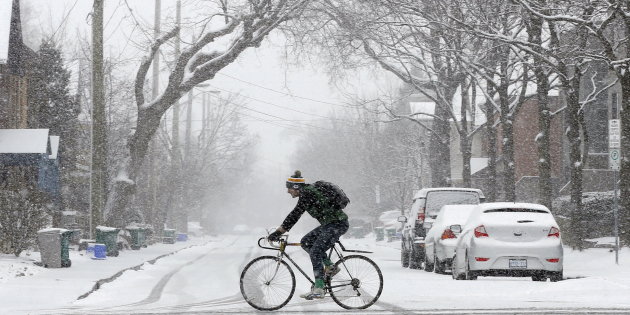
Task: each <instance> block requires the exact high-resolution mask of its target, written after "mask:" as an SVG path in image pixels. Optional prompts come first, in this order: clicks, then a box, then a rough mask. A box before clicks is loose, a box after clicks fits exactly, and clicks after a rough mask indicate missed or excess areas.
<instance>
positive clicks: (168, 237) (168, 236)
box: [162, 229, 175, 244]
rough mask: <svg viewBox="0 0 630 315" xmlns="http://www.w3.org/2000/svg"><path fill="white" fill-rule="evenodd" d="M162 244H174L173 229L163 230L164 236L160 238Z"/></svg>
mask: <svg viewBox="0 0 630 315" xmlns="http://www.w3.org/2000/svg"><path fill="white" fill-rule="evenodd" d="M162 243H164V244H175V229H164V236H163V237H162Z"/></svg>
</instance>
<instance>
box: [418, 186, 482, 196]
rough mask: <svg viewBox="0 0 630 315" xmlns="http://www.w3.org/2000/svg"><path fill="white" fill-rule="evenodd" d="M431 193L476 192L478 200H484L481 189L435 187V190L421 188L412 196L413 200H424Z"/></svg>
mask: <svg viewBox="0 0 630 315" xmlns="http://www.w3.org/2000/svg"><path fill="white" fill-rule="evenodd" d="M432 191H465V192H476V193H478V194H479V198H485V197H484V195H483V192H482V191H481V189H477V188H464V187H436V188H423V189H420V190H419V191H418V192H417V193H416V194H415V195H414V196H413V199H418V198H426V197H427V194H428V193H429V192H432Z"/></svg>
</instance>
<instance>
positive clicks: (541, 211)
mask: <svg viewBox="0 0 630 315" xmlns="http://www.w3.org/2000/svg"><path fill="white" fill-rule="evenodd" d="M493 212H530V213H549V211H546V210H541V209H523V208H506V209H490V210H485V211H484V212H483V213H493Z"/></svg>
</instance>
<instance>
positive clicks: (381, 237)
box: [374, 226, 385, 241]
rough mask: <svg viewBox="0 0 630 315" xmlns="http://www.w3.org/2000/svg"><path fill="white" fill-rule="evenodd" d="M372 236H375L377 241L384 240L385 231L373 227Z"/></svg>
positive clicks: (378, 227) (380, 227)
mask: <svg viewBox="0 0 630 315" xmlns="http://www.w3.org/2000/svg"><path fill="white" fill-rule="evenodd" d="M374 234H375V235H376V240H377V241H382V240H384V239H385V229H384V228H383V227H382V226H377V227H375V228H374Z"/></svg>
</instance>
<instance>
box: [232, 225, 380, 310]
mask: <svg viewBox="0 0 630 315" xmlns="http://www.w3.org/2000/svg"><path fill="white" fill-rule="evenodd" d="M262 240H266V238H265V237H261V238H260V239H258V246H259V247H260V248H264V249H271V250H277V251H278V254H277V255H276V256H260V257H258V258H255V259H253V260H252V261H250V262H249V263H248V264H247V265H246V266H245V268H244V269H243V272H242V273H241V283H240V286H241V294H242V295H243V298H245V301H246V302H247V303H248V304H249V305H251V306H252V307H253V308H255V309H257V310H261V311H274V310H278V309H280V308H282V307H283V306H285V305H286V304H287V303H289V301H290V300H291V298H292V297H293V293H295V274H294V273H293V269H291V266H290V265H289V264H288V263H287V260H288V261H289V262H290V263H291V264H293V266H295V268H297V269H298V270H299V271H300V273H301V274H302V275H303V276H304V277H306V279H308V281H309V282H311V284H312V285H314V284H315V282H314V281H313V279H311V278H310V277H309V276H308V275H307V274H306V272H304V270H303V269H302V268H300V266H299V265H298V264H297V263H296V262H295V261H294V260H293V259H292V258H291V257H290V256H289V254H287V253H286V251H285V250H286V248H287V246H301V244H300V243H289V242H288V241H287V240H288V237H287V236H286V235H285V236H283V237H282V238H281V239H280V241H279V242H278V245H277V246H274V245H273V244H271V245H272V246H274V247H268V246H263V245H261V243H260V242H261V241H262ZM338 247H339V248H338ZM333 252H334V253H335V254H336V255H337V257H338V260H337V262H335V264H334V266H335V267H338V268H340V271H339V272H338V273H337V274H335V275H333V276H332V277H330V276H328V275H327V276H325V278H324V283H325V288H324V289H325V292H326V296H328V295H330V297H332V299H333V301H335V303H337V304H338V305H339V306H341V307H343V308H345V309H366V308H368V307H370V306H371V305H372V304H374V303H375V302H376V301H377V300H378V298H379V297H380V295H381V292H382V291H383V274H382V273H381V270H380V269H379V268H378V266H377V265H376V263H374V261H372V260H371V259H369V258H367V257H366V256H363V255H348V256H344V255H343V254H342V252H351V253H366V254H368V253H372V252H369V251H362V250H349V249H346V248H345V247H344V246H343V244H341V242H339V241H337V242H336V244H335V246H333V248H331V249H330V250H329V252H328V258H329V259H330V258H331V256H332V254H333ZM285 259H286V260H285Z"/></svg>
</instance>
